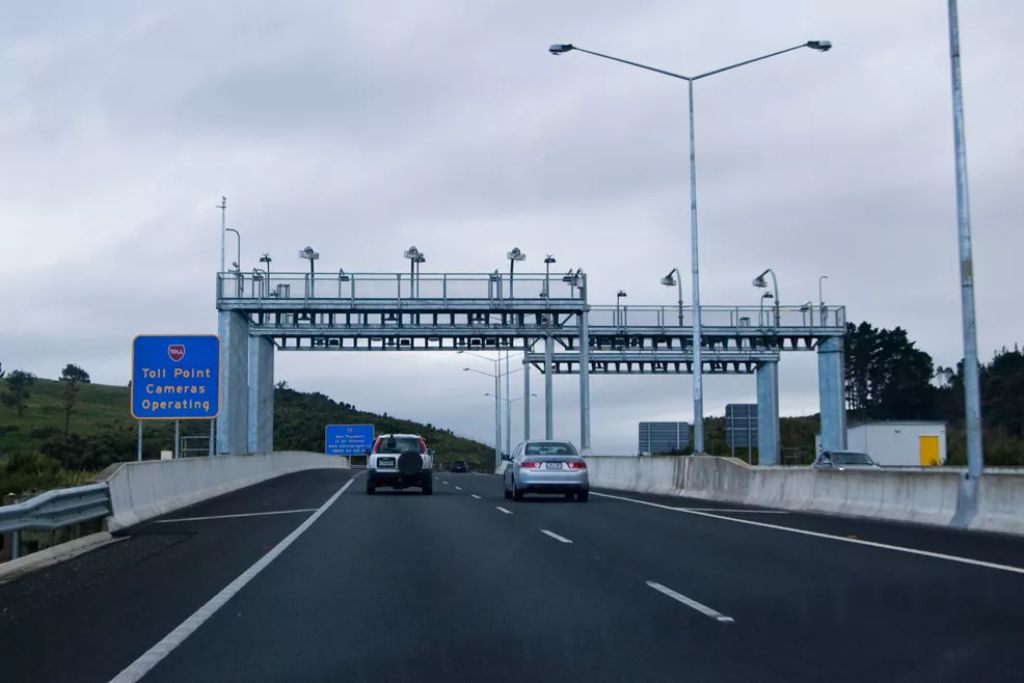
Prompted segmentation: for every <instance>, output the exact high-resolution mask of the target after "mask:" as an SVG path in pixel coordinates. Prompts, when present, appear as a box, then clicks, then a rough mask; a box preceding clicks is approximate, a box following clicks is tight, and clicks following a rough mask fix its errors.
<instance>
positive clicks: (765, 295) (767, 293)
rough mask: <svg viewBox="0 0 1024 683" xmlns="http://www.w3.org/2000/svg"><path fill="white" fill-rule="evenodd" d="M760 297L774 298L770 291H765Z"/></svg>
mask: <svg viewBox="0 0 1024 683" xmlns="http://www.w3.org/2000/svg"><path fill="white" fill-rule="evenodd" d="M761 298H762V299H774V298H775V296H774V295H773V294H772V293H771V292H765V293H764V294H762V295H761Z"/></svg>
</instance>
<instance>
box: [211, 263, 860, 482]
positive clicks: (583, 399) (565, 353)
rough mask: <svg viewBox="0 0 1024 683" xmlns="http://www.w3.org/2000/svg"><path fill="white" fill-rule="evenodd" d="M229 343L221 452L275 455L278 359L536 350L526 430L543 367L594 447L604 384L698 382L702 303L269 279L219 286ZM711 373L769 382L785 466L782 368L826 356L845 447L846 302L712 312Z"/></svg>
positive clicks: (763, 409) (826, 403) (831, 428)
mask: <svg viewBox="0 0 1024 683" xmlns="http://www.w3.org/2000/svg"><path fill="white" fill-rule="evenodd" d="M217 309H218V312H219V332H220V338H221V370H220V371H221V394H222V399H221V411H220V417H219V419H218V423H217V451H218V452H219V453H246V452H250V453H259V452H269V451H271V450H273V401H274V352H275V351H362V352H374V351H378V352H379V351H447V352H459V351H473V352H481V351H522V352H523V364H524V367H523V370H524V371H523V382H524V418H525V424H524V428H525V430H526V432H527V434H528V433H529V418H528V416H529V399H530V389H529V383H530V374H531V373H530V368H536V369H537V370H539V371H540V372H541V374H542V375H543V376H544V385H545V391H544V403H545V436H546V437H547V438H551V436H552V432H553V409H552V406H553V401H552V378H553V376H554V375H556V374H575V375H577V376H578V377H579V406H580V411H579V412H580V447H581V449H583V450H584V451H585V452H589V450H590V376H591V375H609V374H620V375H623V374H628V375H649V374H691V373H692V372H693V370H694V364H695V361H694V353H693V350H694V347H693V324H692V323H693V318H692V316H693V314H694V311H693V308H692V307H690V306H683V307H679V306H632V305H617V306H601V305H597V306H591V305H589V303H588V299H587V275H586V274H585V273H583V272H582V271H576V272H570V273H569V274H567V275H557V276H548V275H546V274H543V273H542V274H534V273H523V274H519V273H517V274H515V275H514V276H513V275H511V274H509V273H500V272H492V273H422V274H411V273H346V272H344V271H338V272H337V273H304V274H296V273H280V274H277V273H272V274H271V273H267V272H266V271H254V272H252V273H244V272H237V271H233V272H226V273H220V274H219V275H218V277H217ZM700 314H701V324H700V339H701V343H700V352H701V353H700V356H701V368H702V372H703V373H706V374H737V373H738V374H749V373H753V374H754V375H756V378H757V380H756V381H757V403H758V448H759V452H760V453H761V456H760V462H761V463H762V464H773V463H777V462H778V453H779V398H778V395H779V390H778V363H779V358H780V354H781V353H782V352H785V351H816V352H817V354H818V376H819V377H818V379H819V382H818V390H819V397H820V404H821V433H822V443H823V447H825V448H831V449H839V448H843V447H844V445H845V444H844V441H845V434H846V428H845V410H844V403H843V361H844V348H843V337H844V335H845V333H846V320H845V309H844V307H842V306H824V305H819V306H815V305H805V306H762V307H757V306H701V308H700Z"/></svg>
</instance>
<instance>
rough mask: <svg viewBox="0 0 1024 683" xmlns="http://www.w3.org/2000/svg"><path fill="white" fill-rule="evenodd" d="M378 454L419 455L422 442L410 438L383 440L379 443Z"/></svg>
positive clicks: (400, 437)
mask: <svg viewBox="0 0 1024 683" xmlns="http://www.w3.org/2000/svg"><path fill="white" fill-rule="evenodd" d="M377 452H378V453H419V452H420V440H419V439H416V438H413V437H410V436H397V437H391V438H385V439H381V440H380V441H379V442H378V443H377Z"/></svg>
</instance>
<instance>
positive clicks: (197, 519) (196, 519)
mask: <svg viewBox="0 0 1024 683" xmlns="http://www.w3.org/2000/svg"><path fill="white" fill-rule="evenodd" d="M315 511H316V508H299V509H297V510H273V511H271V512H243V513H240V514H237V515H210V516H209V517H175V518H173V519H158V520H156V521H155V522H153V523H154V524H170V523H171V522H205V521H206V520H208V519H237V518H239V517H263V516H265V515H294V514H296V513H299V512H315Z"/></svg>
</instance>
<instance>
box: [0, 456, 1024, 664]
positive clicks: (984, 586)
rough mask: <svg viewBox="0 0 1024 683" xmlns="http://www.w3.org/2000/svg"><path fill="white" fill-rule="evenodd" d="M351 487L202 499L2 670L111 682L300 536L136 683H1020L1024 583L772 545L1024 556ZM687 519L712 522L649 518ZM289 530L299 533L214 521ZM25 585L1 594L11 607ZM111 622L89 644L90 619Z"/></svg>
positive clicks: (490, 483)
mask: <svg viewBox="0 0 1024 683" xmlns="http://www.w3.org/2000/svg"><path fill="white" fill-rule="evenodd" d="M348 476H349V475H348V473H339V472H334V473H331V472H327V471H325V472H321V473H303V475H302V476H301V477H300V476H299V475H293V476H292V477H286V478H282V479H279V480H276V483H275V482H267V483H266V484H264V485H261V486H260V487H253V489H250V490H248V491H246V492H238V493H236V494H232V496H227V497H224V498H221V499H217V500H215V501H210V502H208V503H206V504H203V505H201V506H197V507H196V508H193V509H191V510H188V511H183V512H180V513H177V514H176V515H175V517H177V518H179V519H180V518H182V517H188V518H196V517H198V518H200V519H192V521H184V522H183V521H177V522H168V523H158V524H149V525H144V526H142V527H139V528H138V529H136V530H133V534H132V536H131V539H130V540H128V541H125V542H123V543H121V544H117V545H115V546H111V547H110V548H106V549H102V550H100V551H96V553H91V554H90V555H86V556H83V557H82V558H78V559H76V560H72V561H71V562H69V563H65V564H64V565H60V566H59V567H58V568H54V570H55V571H56V575H55V576H53V577H51V578H50V580H49V584H47V583H46V582H43V583H42V586H39V585H36V584H31V583H30V584H26V586H32V585H35V589H34V590H33V591H26V590H25V587H22V588H21V589H20V593H17V592H15V593H16V594H17V595H21V597H22V598H24V597H25V594H26V592H27V593H28V596H29V598H31V597H32V595H33V594H34V595H35V596H36V597H37V598H38V596H39V595H40V594H41V593H42V589H45V587H46V586H47V585H52V584H54V583H55V582H56V583H60V582H61V581H64V582H68V581H69V580H70V579H68V576H73V577H77V580H78V581H79V582H81V583H83V584H88V590H87V591H85V593H86V594H83V593H81V592H79V593H75V592H68V591H65V592H64V593H62V594H61V595H59V596H57V597H55V598H52V599H49V601H48V602H47V606H45V607H44V609H43V610H42V613H41V614H40V615H35V616H32V618H31V619H30V622H31V623H32V625H33V628H32V630H31V634H32V635H34V636H35V639H33V637H29V636H26V635H25V633H21V634H20V635H19V633H18V632H17V630H16V629H12V627H11V624H9V623H8V621H5V618H4V616H3V613H0V643H3V645H4V649H5V650H6V649H7V647H8V644H9V643H10V642H11V641H10V640H8V637H11V636H12V635H13V637H14V638H15V641H14V643H15V644H16V645H17V646H19V647H20V648H21V649H22V650H23V651H22V652H19V653H17V654H15V655H14V658H13V660H11V659H8V657H7V656H6V653H5V657H4V659H5V661H7V662H10V661H13V662H14V663H15V664H16V665H17V666H16V668H15V669H14V672H15V673H18V674H24V675H20V676H16V677H14V678H12V680H107V679H109V678H110V677H111V676H113V675H114V674H116V673H117V672H118V671H121V670H123V669H125V668H126V667H128V665H129V664H131V663H132V662H133V661H136V660H137V659H138V658H139V657H140V656H142V655H143V654H144V653H145V652H146V651H147V650H148V649H150V648H152V647H153V646H154V645H155V644H157V643H158V642H161V639H162V638H164V637H165V636H167V635H168V634H170V633H172V632H173V631H174V629H175V627H177V626H179V625H180V624H182V623H185V622H186V620H187V618H188V617H189V615H192V614H194V613H195V612H196V610H197V609H199V607H200V606H201V605H203V604H204V603H206V601H207V600H209V599H210V598H211V597H213V596H214V595H216V594H217V593H218V591H221V590H223V589H224V587H225V586H228V584H230V583H231V582H232V580H233V579H235V578H236V577H238V576H240V575H245V574H246V567H251V566H253V564H254V563H258V562H259V561H260V559H259V558H260V557H264V558H265V557H267V555H266V553H267V552H269V551H271V550H272V549H273V548H274V547H275V546H277V545H278V544H279V543H281V542H282V539H285V538H286V537H289V534H295V533H296V531H299V530H302V533H301V534H300V535H298V536H296V537H295V538H294V539H293V540H292V541H291V543H290V545H288V546H287V548H285V549H283V551H281V552H280V554H279V555H277V556H276V557H274V558H273V560H272V561H270V562H269V563H268V564H266V566H265V567H263V568H262V571H260V572H259V573H256V574H255V575H253V576H252V577H251V580H247V582H246V583H244V585H241V586H240V587H239V588H238V589H237V592H234V593H231V595H230V597H229V598H228V599H226V600H225V601H224V602H223V604H222V605H218V606H217V608H216V609H215V610H214V611H212V612H210V613H209V614H208V615H205V616H206V618H205V621H203V622H202V623H201V624H198V627H197V628H196V629H195V630H194V632H190V633H189V634H188V635H187V637H184V638H183V639H178V640H177V641H176V642H174V643H173V645H174V647H172V648H168V649H166V651H164V650H161V653H160V654H161V655H164V656H162V658H159V659H158V661H157V662H156V663H155V665H154V666H153V668H152V670H150V671H149V672H148V675H146V677H145V679H144V680H147V681H149V680H154V681H162V680H166V681H172V680H196V681H202V680H211V681H212V680H229V681H230V680H246V681H249V680H266V681H277V680H280V681H296V680H298V681H305V680H311V681H312V680H346V681H360V680H365V681H390V680H397V681H420V680H444V679H449V680H488V681H490V680H495V681H502V680H507V681H519V680H528V679H532V680H540V681H544V680H558V679H564V678H568V677H572V678H586V679H590V680H594V681H632V680H644V681H661V680H665V681H668V680H672V681H678V680H692V681H728V680H735V681H758V680H764V681H800V680H808V681H812V680H813V681H817V680H821V679H822V678H825V677H826V676H827V677H828V678H829V679H833V680H840V681H843V680H849V681H862V680H869V679H871V680H906V681H915V680H929V681H957V680H987V681H992V680H1020V678H1021V676H1020V670H1021V665H1022V663H1024V653H1022V652H1021V651H1020V648H1019V644H1020V642H1024V627H1022V626H1021V623H1022V620H1024V619H1022V617H1024V597H1022V596H1024V591H1022V590H1021V589H1022V587H1024V574H1022V573H1014V572H1011V571H1006V570H1003V569H999V568H993V567H985V566H977V565H970V564H963V563H961V562H955V561H950V560H948V559H941V558H938V557H934V556H926V555H915V554H909V553H906V552H902V551H899V550H892V549H887V548H880V547H875V546H868V545H862V544H858V543H851V542H848V541H844V540H838V539H833V538H825V537H821V536H813V535H807V534H804V533H798V532H793V531H785V530H780V529H776V528H773V527H774V526H775V525H779V526H784V527H788V528H792V529H796V530H798V531H801V530H803V531H811V532H814V533H826V534H835V535H837V536H839V537H840V539H844V538H846V537H847V536H856V537H857V540H867V541H871V542H874V541H877V542H879V543H886V544H889V545H894V546H900V547H908V548H910V549H919V550H923V551H925V552H929V553H944V554H949V555H953V556H957V557H966V558H968V559H976V560H980V561H985V562H990V563H993V564H1002V565H1006V566H1008V567H1024V541H1022V540H1020V539H1012V538H1005V537H995V536H985V535H975V534H963V533H957V532H951V531H946V530H936V529H923V528H920V527H908V526H906V525H896V524H882V523H875V522H864V521H859V520H843V519H835V518H827V517H821V516H815V515H795V514H794V515H790V514H777V513H774V512H764V511H758V510H740V511H734V510H735V509H736V506H731V505H724V504H715V503H708V502H705V501H694V500H686V499H680V498H669V497H659V496H640V495H636V494H621V493H618V492H607V493H609V494H611V495H614V496H616V498H610V497H603V496H596V495H595V496H592V497H591V501H590V502H589V503H587V504H580V503H576V502H565V501H562V500H560V499H546V500H542V499H538V500H536V501H534V500H531V499H527V500H526V501H523V502H512V501H507V500H505V499H504V498H503V497H502V495H501V488H500V480H498V479H497V478H495V477H490V476H484V475H458V474H447V473H445V474H440V475H439V476H438V481H436V482H435V494H434V495H433V496H431V497H427V496H422V495H420V494H419V493H418V491H412V492H396V493H390V492H388V491H386V490H384V491H381V492H379V493H378V495H376V496H372V497H371V496H367V495H366V494H365V492H364V488H363V486H362V480H361V479H360V478H359V477H358V476H357V478H356V480H355V482H354V484H353V485H352V486H351V487H350V488H349V489H348V490H347V491H345V492H344V493H343V494H341V495H340V496H339V497H337V498H336V499H335V500H334V502H333V503H331V504H330V505H328V506H326V507H324V508H320V506H321V505H324V502H325V501H328V500H330V498H331V496H332V495H334V494H336V493H337V492H338V489H339V488H340V487H341V486H342V485H343V484H344V483H345V481H346V480H347V478H348ZM445 481H447V482H448V483H447V484H445V483H443V482H445ZM261 487H262V488H261ZM619 497H626V498H634V499H636V500H639V501H643V502H646V503H651V504H653V506H652V505H647V504H642V503H640V502H632V501H625V500H619V499H618V498H619ZM684 505H685V506H687V507H690V508H692V509H698V510H712V511H713V512H709V513H702V514H688V513H681V512H678V511H674V510H671V509H665V508H664V507H655V506H667V507H669V508H675V507H679V506H684ZM317 508H320V511H319V512H316V513H314V512H309V510H312V509H317ZM287 509H294V510H303V512H295V513H289V514H283V515H260V516H254V517H224V515H239V514H249V513H251V512H275V511H281V510H287ZM708 514H711V515H715V516H707V515H708ZM313 515H320V516H319V517H316V518H315V521H312V522H311V523H308V522H307V521H304V520H310V519H311V516H313ZM208 516H214V517H216V519H202V518H203V517H208ZM720 517H728V518H730V519H721V518H720ZM733 520H740V521H733ZM746 522H756V523H757V524H758V525H756V526H755V525H751V524H749V523H746ZM760 524H767V525H772V527H768V526H760ZM300 525H301V526H300ZM303 527H305V528H304V529H303ZM228 529H230V531H226V530H228ZM170 532H174V533H173V534H172V535H174V536H176V537H179V536H181V537H184V538H187V539H188V540H187V541H182V540H180V539H179V540H178V541H177V542H176V543H175V544H173V545H170V546H168V547H167V548H164V549H161V550H160V551H158V552H152V553H151V554H150V555H149V556H148V557H146V558H145V559H144V560H143V561H140V562H138V563H137V564H136V565H130V566H121V565H117V564H116V563H115V568H114V569H113V570H110V571H108V572H107V573H106V574H104V573H103V571H99V572H97V571H96V567H95V566H93V565H95V564H99V565H100V566H101V567H102V564H103V563H102V562H99V561H98V560H96V559H93V560H88V559H87V558H90V556H96V557H100V556H102V554H103V553H105V552H112V551H113V550H114V549H117V548H121V547H124V548H131V547H132V545H133V544H139V543H146V542H151V541H152V539H153V538H160V537H162V535H164V534H165V533H170ZM203 539H205V540H203ZM190 543H191V544H193V545H195V549H194V551H193V552H192V553H187V552H184V550H185V549H187V548H188V546H189V544H190ZM257 545H258V546H259V547H256V546H257ZM140 547H141V546H140ZM200 548H203V549H205V551H206V553H211V552H215V553H216V554H217V555H218V556H217V557H210V558H208V559H202V558H201V557H200V556H199V553H198V550H199V549H200ZM118 552H123V551H118ZM80 561H81V562H84V564H83V563H81V562H80ZM89 562H92V563H93V565H90V564H89ZM76 563H78V564H76ZM121 563H122V564H126V563H125V562H124V560H123V558H122V560H121ZM189 563H191V565H190V566H189ZM207 563H209V565H210V566H207ZM61 575H64V578H63V579H62V578H61ZM86 577H88V578H86ZM27 578H29V579H33V581H38V579H36V578H34V577H27ZM22 581H25V579H23V580H22ZM16 586H17V582H16V583H15V584H12V585H10V586H0V605H5V604H6V603H5V598H8V597H10V596H11V595H12V594H15V593H12V591H11V589H12V588H14V587H16ZM126 594H127V595H128V596H130V597H127V598H126ZM104 603H106V604H108V605H110V606H111V608H110V610H109V613H106V614H104V613H102V612H101V613H100V614H101V618H100V619H99V620H98V621H97V622H95V623H93V622H89V621H88V620H87V619H86V618H85V617H86V613H85V610H84V608H85V607H90V608H95V607H96V606H97V605H100V604H104ZM19 604H21V607H20V608H19V610H20V611H19V610H16V613H18V614H19V615H20V623H21V624H25V623H26V622H25V619H26V616H25V615H26V611H25V610H26V603H25V602H24V601H23V602H21V603H19ZM132 605H134V607H132ZM140 606H145V608H144V609H143V608H142V607H140ZM0 609H3V608H2V607H0ZM65 617H66V619H65ZM64 621H66V622H67V623H66V624H65V623H63V622H64ZM14 625H15V626H16V625H17V624H14ZM51 626H52V627H53V630H52V631H51V630H50V627H51ZM51 659H52V660H53V662H55V663H52V664H47V665H46V666H45V668H43V669H31V668H28V667H27V665H26V663H28V662H35V663H37V664H38V663H40V662H42V661H44V660H45V661H49V660H51ZM76 661H77V668H76V667H74V666H73V665H74V664H75V663H76Z"/></svg>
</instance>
